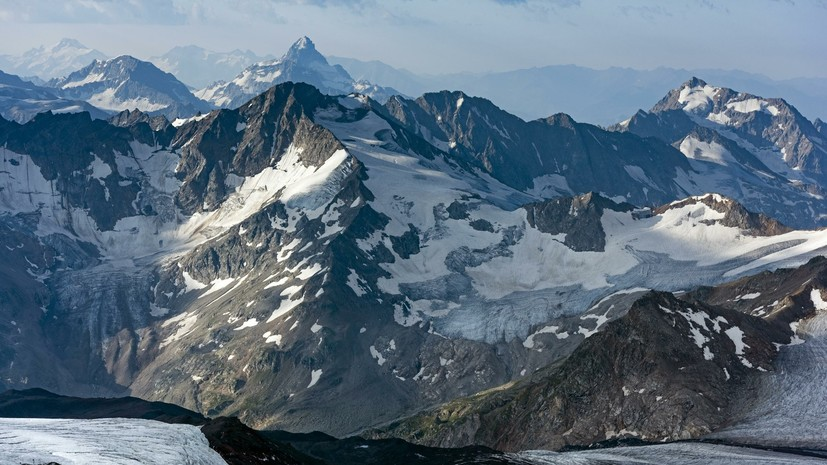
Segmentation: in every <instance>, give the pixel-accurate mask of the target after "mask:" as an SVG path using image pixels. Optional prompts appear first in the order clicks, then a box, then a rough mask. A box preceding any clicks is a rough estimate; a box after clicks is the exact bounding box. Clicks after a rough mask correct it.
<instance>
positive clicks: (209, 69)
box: [147, 45, 274, 89]
mask: <svg viewBox="0 0 827 465" xmlns="http://www.w3.org/2000/svg"><path fill="white" fill-rule="evenodd" d="M273 58H274V57H273V56H272V55H267V56H260V55H256V54H255V53H253V52H251V51H250V50H233V51H230V52H214V51H212V50H207V49H204V48H202V47H198V46H196V45H185V46H178V47H173V48H172V49H170V50H169V51H168V52H166V53H164V54H163V55H160V56H155V57H150V58H149V60H147V61H150V62H152V63H154V64H155V65H156V66H157V67H158V68H160V69H162V70H164V71H166V72H168V73H172V74H173V75H175V77H177V78H178V79H180V80H181V81H182V82H184V83H186V84H187V85H190V86H193V87H194V88H196V89H200V88H203V87H206V86H208V85H209V84H212V83H213V82H215V81H219V80H228V79H231V78H232V77H233V76H235V75H236V74H238V71H239V70H240V69H244V68H246V67H248V66H250V65H252V64H253V63H259V62H262V61H265V60H272V59H273Z"/></svg>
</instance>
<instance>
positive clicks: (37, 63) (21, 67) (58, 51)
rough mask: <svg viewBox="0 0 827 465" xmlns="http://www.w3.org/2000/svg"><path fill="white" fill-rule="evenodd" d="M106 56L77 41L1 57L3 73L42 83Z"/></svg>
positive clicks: (64, 41)
mask: <svg viewBox="0 0 827 465" xmlns="http://www.w3.org/2000/svg"><path fill="white" fill-rule="evenodd" d="M106 59H107V56H106V55H104V54H103V53H101V52H100V51H98V50H95V49H92V48H89V47H87V46H85V45H83V44H81V43H80V42H78V41H77V40H74V39H62V40H61V41H60V42H58V43H56V44H54V45H51V46H41V47H37V48H33V49H31V50H29V51H27V52H25V53H23V54H22V55H19V56H14V55H0V69H2V70H3V71H5V72H7V73H10V74H16V75H19V76H26V77H27V78H31V77H37V78H39V79H40V80H41V82H45V81H48V80H49V79H54V78H59V77H62V76H66V75H68V74H69V73H72V72H73V71H76V70H78V69H80V68H83V67H84V66H86V65H88V64H89V63H91V62H93V61H95V60H106Z"/></svg>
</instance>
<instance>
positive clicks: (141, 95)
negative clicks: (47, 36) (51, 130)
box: [48, 55, 212, 118]
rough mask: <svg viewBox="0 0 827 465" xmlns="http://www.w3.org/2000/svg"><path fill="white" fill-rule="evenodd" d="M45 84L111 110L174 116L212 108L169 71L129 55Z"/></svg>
mask: <svg viewBox="0 0 827 465" xmlns="http://www.w3.org/2000/svg"><path fill="white" fill-rule="evenodd" d="M48 85H49V86H50V87H53V88H55V89H57V90H58V91H60V92H61V94H62V95H65V96H68V97H71V98H74V99H78V100H85V101H87V102H89V103H90V104H92V105H94V106H96V107H98V108H101V109H103V110H108V111H112V112H118V111H122V110H132V109H138V110H141V111H144V112H148V113H163V114H164V115H166V116H168V117H170V118H175V117H177V116H183V117H189V116H192V115H194V114H196V113H197V112H199V111H209V110H210V109H211V108H212V107H211V106H210V105H209V104H208V103H207V102H204V101H202V100H199V99H198V98H197V97H195V96H194V95H193V94H192V93H191V92H190V91H189V89H187V87H186V85H184V84H183V83H182V82H181V81H179V80H178V79H176V78H175V76H173V75H172V74H169V73H165V72H163V71H161V70H160V69H158V68H157V67H156V66H155V65H153V64H152V63H149V62H146V61H141V60H138V59H137V58H134V57H131V56H129V55H122V56H119V57H117V58H113V59H111V60H106V61H100V60H96V61H94V62H92V63H91V64H89V65H88V66H86V67H84V68H82V69H80V70H78V71H75V72H73V73H71V74H70V75H68V76H66V77H63V78H60V79H52V80H51V81H49V83H48Z"/></svg>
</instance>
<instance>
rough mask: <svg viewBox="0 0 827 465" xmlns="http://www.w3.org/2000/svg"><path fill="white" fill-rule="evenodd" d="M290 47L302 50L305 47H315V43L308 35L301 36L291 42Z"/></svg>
mask: <svg viewBox="0 0 827 465" xmlns="http://www.w3.org/2000/svg"><path fill="white" fill-rule="evenodd" d="M290 48H291V49H297V50H302V49H305V48H310V49H315V48H316V44H314V43H313V41H312V40H310V37H307V36H302V37H300V38H299V40H297V41H295V42H293V45H292V46H291V47H290Z"/></svg>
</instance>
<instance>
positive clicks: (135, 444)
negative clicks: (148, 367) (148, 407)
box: [0, 418, 227, 465]
mask: <svg viewBox="0 0 827 465" xmlns="http://www.w3.org/2000/svg"><path fill="white" fill-rule="evenodd" d="M51 462H56V463H59V464H61V465H76V464H77V465H137V464H142V465H226V463H227V462H225V461H224V460H223V459H222V458H221V456H220V455H218V453H217V452H215V451H214V450H212V449H210V447H209V444H208V443H207V439H206V438H205V437H204V435H203V434H201V431H200V430H199V429H198V428H197V427H195V426H190V425H171V424H167V423H161V422H157V421H152V420H136V419H124V418H110V419H103V420H53V419H28V418H27V419H21V418H0V465H20V464H21V463H38V464H39V463H51Z"/></svg>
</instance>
